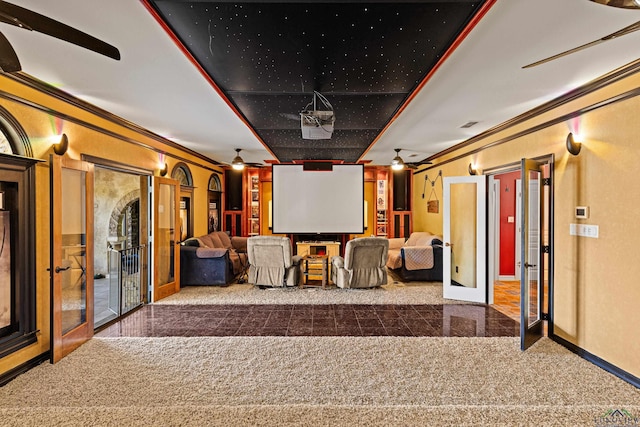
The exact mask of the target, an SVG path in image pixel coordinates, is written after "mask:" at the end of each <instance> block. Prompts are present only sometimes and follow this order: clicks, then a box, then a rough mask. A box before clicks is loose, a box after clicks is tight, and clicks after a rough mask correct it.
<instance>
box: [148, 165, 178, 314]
mask: <svg viewBox="0 0 640 427" xmlns="http://www.w3.org/2000/svg"><path fill="white" fill-rule="evenodd" d="M179 203H180V184H179V183H178V181H176V180H174V179H169V178H161V177H157V176H156V177H153V247H152V250H153V256H152V258H153V289H152V301H154V302H155V301H158V300H161V299H162V298H165V297H168V296H169V295H172V294H175V293H176V292H179V291H180V252H179V250H180V246H179V245H178V239H179V237H180V236H179V231H180V210H179Z"/></svg>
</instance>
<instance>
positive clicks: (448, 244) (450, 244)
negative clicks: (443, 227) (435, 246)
mask: <svg viewBox="0 0 640 427" xmlns="http://www.w3.org/2000/svg"><path fill="white" fill-rule="evenodd" d="M444 245H445V246H452V247H453V243H449V242H445V244H444Z"/></svg>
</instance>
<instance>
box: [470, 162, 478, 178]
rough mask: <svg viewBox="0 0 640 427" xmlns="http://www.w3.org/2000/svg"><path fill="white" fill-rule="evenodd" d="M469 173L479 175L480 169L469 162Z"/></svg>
mask: <svg viewBox="0 0 640 427" xmlns="http://www.w3.org/2000/svg"><path fill="white" fill-rule="evenodd" d="M469 175H478V169H476V168H474V167H473V163H469Z"/></svg>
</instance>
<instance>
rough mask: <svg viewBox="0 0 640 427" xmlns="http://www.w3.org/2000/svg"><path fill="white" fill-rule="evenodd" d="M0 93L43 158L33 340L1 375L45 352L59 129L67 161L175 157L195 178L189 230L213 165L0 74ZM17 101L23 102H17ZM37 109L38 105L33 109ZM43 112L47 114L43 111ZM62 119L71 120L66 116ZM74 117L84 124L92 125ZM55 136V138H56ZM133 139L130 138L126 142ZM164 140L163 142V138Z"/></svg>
mask: <svg viewBox="0 0 640 427" xmlns="http://www.w3.org/2000/svg"><path fill="white" fill-rule="evenodd" d="M0 87H1V88H2V91H3V92H5V93H8V94H11V95H12V96H15V97H17V99H18V101H16V100H11V99H8V98H7V97H5V96H2V95H1V94H0V106H2V107H4V108H5V109H6V110H7V111H8V112H9V113H10V114H11V115H12V116H14V118H15V119H17V121H18V122H19V123H20V125H21V126H22V127H23V128H24V130H25V131H26V133H27V136H28V139H29V141H30V145H31V147H32V150H33V157H35V158H39V159H43V160H45V162H42V163H40V164H38V165H37V166H36V193H37V194H36V240H37V245H36V266H35V268H36V294H37V295H36V310H37V328H38V330H39V333H38V341H37V342H36V343H35V344H33V345H30V346H28V347H26V348H24V349H21V350H19V351H17V352H15V353H12V354H10V355H9V356H6V357H3V358H1V359H0V375H2V374H4V373H6V372H8V371H10V370H12V369H13V368H15V367H17V366H20V365H22V364H23V363H26V362H28V361H29V360H31V359H33V358H35V357H37V356H39V355H41V354H43V353H45V352H47V351H48V350H49V346H50V337H49V330H50V327H49V323H50V321H49V318H50V312H49V306H50V302H49V287H50V282H49V273H48V271H47V269H48V268H49V245H50V228H49V210H50V200H49V187H50V180H49V163H48V160H49V156H50V155H51V154H52V153H53V150H52V148H51V147H52V144H53V142H54V141H53V139H52V137H54V136H55V135H56V134H58V132H64V133H65V134H66V135H67V136H68V138H69V150H68V151H67V153H66V154H65V156H67V157H68V158H71V159H80V158H81V156H82V155H83V154H85V155H90V156H94V157H99V158H104V159H108V160H110V161H115V162H120V163H123V164H126V165H131V166H134V167H137V168H143V169H147V170H152V171H154V174H156V175H157V174H158V171H159V160H160V158H161V156H160V153H165V155H164V160H165V161H166V162H167V163H168V165H169V171H171V170H172V168H173V167H174V166H175V165H176V164H177V163H178V162H180V161H182V162H187V164H188V166H189V168H190V170H191V173H192V175H193V181H194V187H195V188H194V193H193V194H194V201H195V206H194V209H195V211H194V233H195V235H200V234H205V233H206V232H207V216H208V212H207V206H208V205H207V195H208V193H207V188H208V182H209V178H210V176H211V174H212V173H213V171H212V170H214V169H215V170H219V168H217V167H216V166H215V165H213V164H212V163H210V162H206V161H204V160H203V159H201V158H199V157H196V156H194V155H192V154H191V153H189V152H188V151H184V150H180V149H179V148H176V147H173V146H171V145H166V144H164V143H162V142H161V141H158V140H157V139H155V138H151V137H149V136H147V135H143V134H141V133H140V132H136V131H135V130H132V129H129V128H127V127H124V126H121V125H119V124H117V123H115V122H114V121H110V120H107V119H105V118H102V117H98V116H96V115H94V114H92V113H90V112H87V111H85V110H83V109H81V108H79V107H77V106H73V105H71V104H69V103H66V102H64V101H62V100H59V99H56V98H53V97H51V96H49V95H47V94H44V93H40V92H38V91H35V90H33V89H32V88H29V87H27V86H23V85H21V84H20V83H17V82H15V81H13V80H11V79H8V78H6V77H4V76H0ZM20 100H23V101H25V102H26V103H23V102H19V101H20ZM36 107H40V108H36ZM45 111H46V112H45ZM66 117H70V118H73V119H74V120H65V118H66ZM75 120H81V121H84V122H87V123H88V124H90V125H91V126H92V127H94V126H95V127H97V129H96V128H93V129H92V128H91V127H89V126H86V125H85V124H83V123H77V122H75ZM58 139H59V138H58ZM131 141H133V142H131ZM167 142H168V141H167Z"/></svg>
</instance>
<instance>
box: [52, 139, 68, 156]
mask: <svg viewBox="0 0 640 427" xmlns="http://www.w3.org/2000/svg"><path fill="white" fill-rule="evenodd" d="M68 148H69V138H67V134H66V133H63V134H62V135H61V136H60V142H57V143H55V144H53V152H54V153H56V154H57V155H58V156H64V153H66V152H67V149H68Z"/></svg>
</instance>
